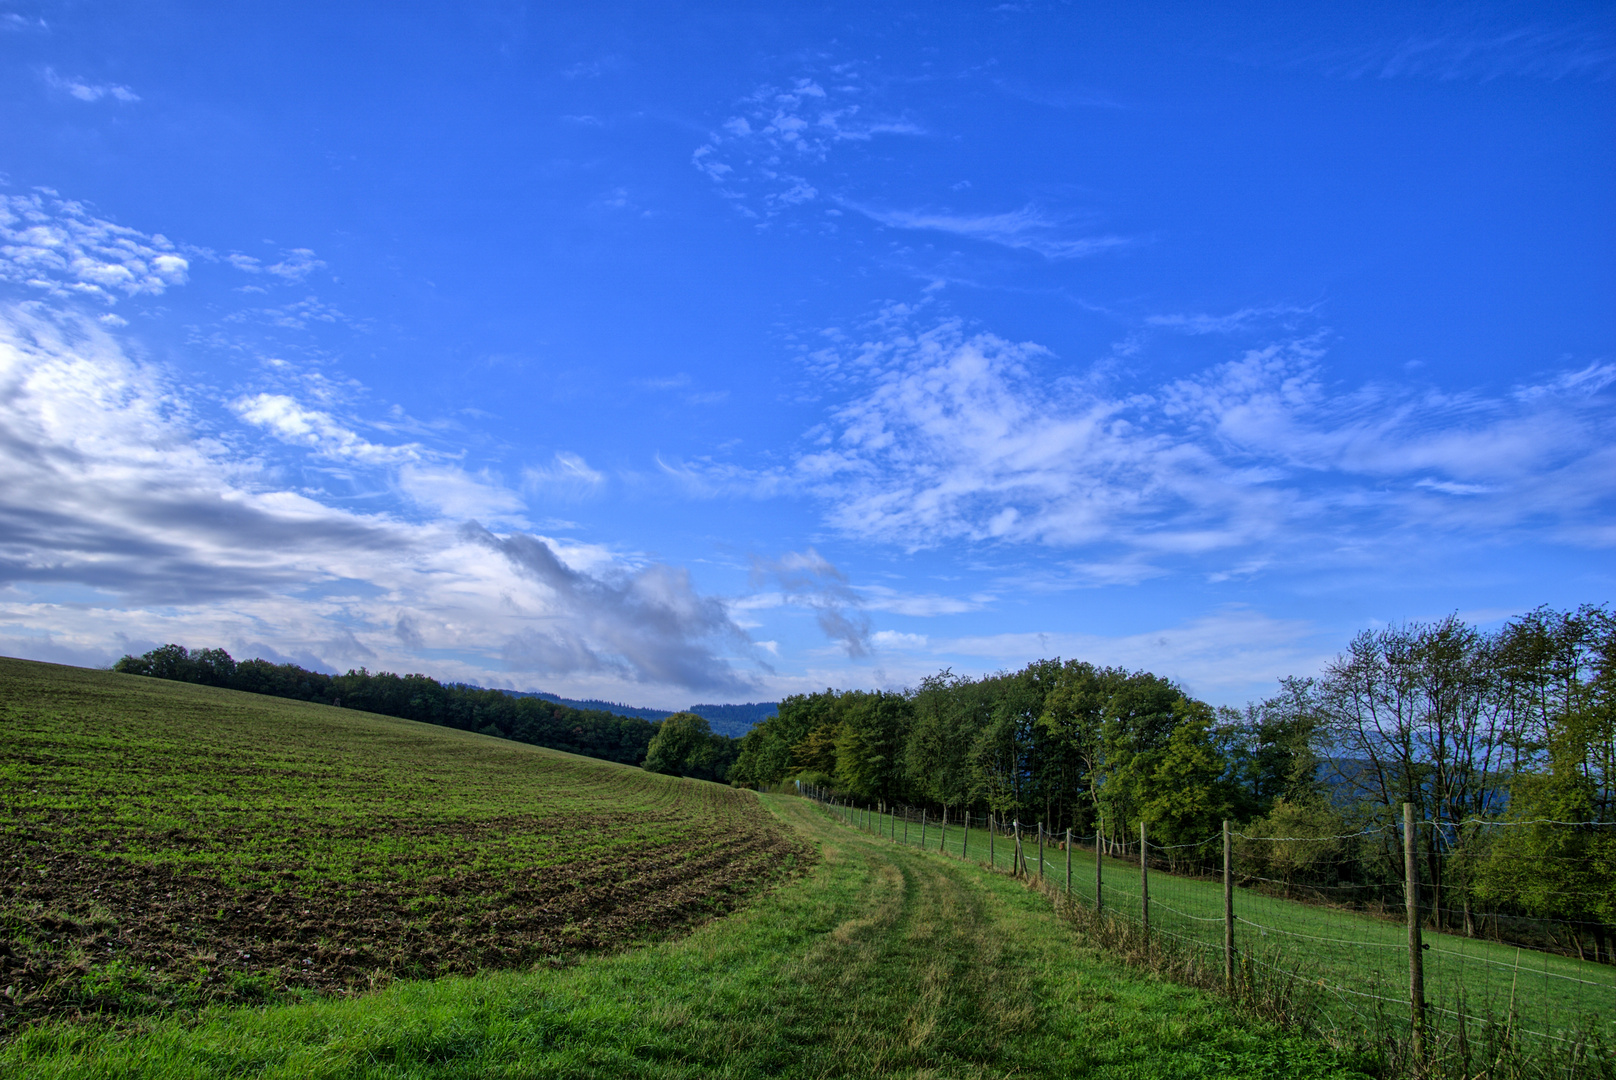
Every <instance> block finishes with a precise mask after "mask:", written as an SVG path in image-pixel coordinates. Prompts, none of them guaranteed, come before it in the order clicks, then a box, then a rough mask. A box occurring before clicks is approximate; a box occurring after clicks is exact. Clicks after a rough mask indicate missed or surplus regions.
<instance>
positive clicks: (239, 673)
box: [113, 645, 733, 779]
mask: <svg viewBox="0 0 1616 1080" xmlns="http://www.w3.org/2000/svg"><path fill="white" fill-rule="evenodd" d="M113 670H114V671H122V672H126V673H128V674H132V675H148V676H151V677H153V678H158V679H174V680H177V681H179V682H190V683H201V684H203V685H206V686H222V687H226V688H228V689H231V690H245V691H247V692H248V693H252V694H268V695H271V696H273V697H283V698H294V699H296V700H298V701H313V702H318V703H320V704H322V705H336V706H340V707H342V708H348V709H361V710H363V711H365V712H373V713H380V714H382V715H383V716H397V717H402V718H404V719H406V720H420V721H422V722H424V723H428V724H439V725H441V726H444V727H452V728H459V729H460V730H461V731H476V732H480V733H481V734H484V735H496V736H499V737H500V738H504V739H514V740H516V741H517V742H525V743H532V744H533V745H535V746H547V747H550V748H551V749H553V750H565V751H567V752H568V753H573V754H585V755H587V756H589V757H596V758H604V759H605V760H607V761H618V762H622V763H623V764H626V765H638V764H640V763H641V762H642V761H644V760H645V756H646V752H647V751H648V750H649V749H650V746H651V741H652V739H653V737H654V736H655V735H656V731H657V726H656V725H655V724H652V723H650V722H648V721H646V720H641V719H638V718H634V717H627V716H618V715H616V714H615V713H609V712H604V711H601V710H598V709H574V708H570V707H568V706H566V705H562V704H559V703H557V702H554V701H548V700H546V699H544V698H539V697H515V696H512V695H510V694H506V693H504V692H503V691H500V690H483V689H481V688H479V687H475V686H463V685H457V684H447V685H446V684H444V683H440V682H438V681H437V680H436V679H432V678H429V677H427V676H425V675H395V674H393V673H391V672H386V671H382V672H376V673H372V672H369V671H366V670H365V669H364V668H360V669H358V670H357V671H350V672H348V673H347V674H346V675H326V674H324V673H322V672H318V671H309V670H307V669H306V668H302V667H299V666H298V665H296V664H275V663H271V662H270V661H268V660H259V659H254V660H242V661H239V662H238V661H236V660H234V659H232V658H231V656H230V654H229V653H227V652H225V651H224V650H223V649H199V650H196V651H191V650H188V649H186V648H185V647H184V646H183V645H164V646H163V647H162V648H159V649H153V650H152V651H151V652H148V653H145V654H144V655H141V656H125V657H124V658H123V659H122V660H119V661H118V662H117V663H116V664H115V665H113ZM714 738H720V739H721V738H723V736H714ZM726 741H729V740H726ZM730 757H731V759H732V758H733V754H731V755H730ZM706 771H707V772H708V773H710V772H711V770H710V769H707V770H706ZM711 778H712V779H722V777H721V776H712V777H711Z"/></svg>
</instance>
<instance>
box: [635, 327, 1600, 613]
mask: <svg viewBox="0 0 1616 1080" xmlns="http://www.w3.org/2000/svg"><path fill="white" fill-rule="evenodd" d="M916 318H917V313H916V311H915V310H914V309H911V308H906V307H901V306H900V307H895V308H894V309H892V310H890V311H888V312H886V313H884V314H883V315H882V317H881V318H880V319H878V320H876V322H875V324H874V326H873V333H872V336H871V337H869V338H867V339H863V340H854V339H852V338H850V337H849V336H848V335H845V334H842V333H840V332H838V333H836V334H833V335H830V336H831V337H832V339H833V340H834V341H835V344H833V345H832V346H831V347H829V348H827V349H825V350H822V351H821V352H819V353H817V354H815V355H814V357H813V364H814V370H815V371H816V372H817V374H818V375H819V376H820V377H821V379H822V380H823V381H824V384H825V385H826V386H829V387H835V388H838V389H842V390H843V393H844V395H845V396H844V397H843V401H842V404H840V405H838V406H835V407H833V408H832V409H831V410H830V412H829V414H828V416H827V419H826V421H825V422H824V423H823V424H821V425H819V426H818V427H816V428H815V429H813V430H812V431H810V432H809V433H808V439H807V442H808V446H807V447H805V448H804V449H803V450H802V451H801V452H800V453H799V454H798V455H797V456H796V458H795V460H794V461H793V462H792V464H791V465H790V466H789V467H785V468H780V467H771V468H768V469H762V470H754V471H749V470H746V469H744V468H741V467H739V466H735V465H716V464H712V463H705V462H687V463H683V464H682V465H680V466H679V467H677V468H674V467H672V466H667V465H664V468H666V469H668V471H669V472H670V473H672V474H674V475H676V476H678V477H679V478H680V480H681V481H682V482H683V483H684V484H685V486H686V489H687V490H688V491H691V492H692V493H697V494H705V495H717V494H725V495H751V496H756V497H767V496H771V495H778V494H790V493H794V492H799V491H806V492H808V493H810V494H811V495H813V496H814V497H816V498H818V499H819V500H820V501H821V503H822V505H823V506H824V508H825V514H826V517H827V520H828V522H829V523H830V524H831V525H832V526H833V527H835V528H836V529H838V530H839V531H841V532H842V533H844V534H846V535H848V536H851V537H857V538H860V539H865V540H876V541H881V542H885V543H890V544H895V545H898V546H901V547H904V548H908V549H919V548H927V547H935V546H938V545H941V544H945V543H949V542H953V541H960V540H964V541H970V542H983V543H1037V544H1042V545H1048V546H1053V547H1058V548H1067V549H1073V550H1075V551H1079V552H1082V553H1083V554H1082V555H1081V556H1080V557H1078V558H1076V559H1074V560H1073V561H1072V562H1071V563H1070V564H1068V569H1069V570H1070V572H1071V573H1070V579H1071V580H1070V581H1069V582H1068V583H1067V586H1068V587H1069V585H1070V584H1072V583H1088V584H1096V585H1098V584H1108V583H1111V584H1117V583H1133V582H1137V581H1141V580H1144V579H1146V578H1148V577H1153V576H1157V575H1159V574H1161V573H1163V572H1166V565H1167V564H1168V563H1170V562H1171V561H1172V560H1185V559H1198V558H1199V559H1205V558H1208V557H1210V558H1213V559H1214V560H1215V561H1216V562H1217V563H1218V565H1216V566H1214V567H1212V568H1210V570H1209V572H1211V573H1213V574H1214V575H1215V578H1216V579H1217V580H1227V579H1229V578H1230V577H1236V576H1245V575H1249V574H1251V573H1255V572H1259V571H1261V570H1262V569H1263V568H1265V567H1267V566H1269V565H1270V564H1272V563H1274V562H1276V561H1278V560H1282V559H1284V560H1291V561H1292V562H1294V561H1295V560H1297V559H1302V560H1307V559H1316V558H1320V557H1324V555H1325V554H1326V553H1328V552H1330V551H1337V550H1339V549H1340V548H1341V546H1342V545H1344V544H1345V545H1354V546H1357V547H1359V548H1361V549H1362V548H1365V547H1366V546H1367V547H1373V546H1374V545H1376V544H1381V543H1392V542H1393V538H1394V537H1396V536H1399V535H1401V534H1402V533H1403V531H1404V530H1406V529H1408V528H1410V527H1418V528H1421V529H1425V530H1431V531H1433V532H1438V533H1440V532H1452V531H1457V532H1460V533H1465V534H1469V535H1475V534H1477V533H1478V532H1480V533H1481V534H1483V535H1486V536H1487V537H1489V538H1491V539H1494V540H1501V539H1508V538H1510V537H1512V536H1524V535H1526V534H1528V533H1530V534H1532V535H1535V536H1537V537H1539V538H1547V539H1549V540H1551V541H1556V542H1564V543H1574V544H1604V543H1605V542H1606V541H1605V540H1603V539H1601V538H1602V537H1605V536H1607V535H1608V533H1607V531H1606V530H1604V529H1603V523H1604V522H1605V521H1607V520H1608V518H1609V515H1610V513H1611V509H1612V501H1613V499H1616V409H1613V408H1612V405H1613V402H1612V400H1611V395H1610V388H1611V387H1612V386H1616V366H1613V365H1608V364H1592V365H1587V366H1585V367H1582V368H1579V369H1575V370H1572V371H1568V372H1561V373H1554V374H1551V375H1546V376H1545V377H1543V378H1542V379H1539V380H1535V381H1533V382H1532V383H1530V384H1529V385H1523V386H1517V387H1514V388H1511V389H1510V390H1508V391H1506V392H1502V393H1497V392H1495V393H1491V394H1486V393H1482V392H1480V391H1468V392H1461V393H1451V392H1442V391H1436V390H1430V389H1420V388H1414V387H1407V386H1398V385H1385V384H1373V385H1367V386H1363V387H1359V388H1356V389H1338V388H1334V387H1332V386H1330V385H1329V383H1328V382H1327V381H1326V375H1325V373H1324V361H1325V351H1324V348H1323V346H1322V345H1321V344H1320V340H1319V339H1318V338H1310V337H1303V338H1294V339H1290V340H1286V341H1281V342H1277V343H1275V344H1272V345H1269V346H1266V347H1263V348H1259V349H1251V350H1248V351H1246V352H1245V353H1243V354H1241V355H1240V356H1239V357H1238V358H1237V359H1234V360H1231V361H1229V362H1227V363H1223V364H1219V365H1216V366H1214V367H1212V368H1208V369H1206V370H1204V371H1202V372H1200V373H1199V374H1197V375H1195V376H1192V377H1189V378H1184V379H1178V380H1176V381H1173V382H1171V383H1169V384H1167V385H1164V386H1158V387H1154V388H1149V389H1143V390H1138V391H1131V392H1130V391H1128V390H1125V389H1121V388H1118V387H1116V386H1114V385H1113V383H1112V382H1110V381H1109V380H1108V379H1106V378H1104V377H1102V376H1101V375H1099V374H1096V373H1093V372H1090V373H1085V374H1082V375H1063V374H1060V373H1059V372H1057V371H1056V370H1053V369H1054V362H1053V359H1052V358H1051V357H1050V356H1049V355H1048V353H1047V351H1046V350H1044V349H1042V348H1040V347H1039V346H1036V345H1034V344H1030V343H1022V344H1016V343H1012V342H1009V341H1006V340H1004V339H1002V338H999V337H996V336H994V335H992V334H976V335H971V334H968V333H966V332H965V330H964V328H963V327H962V326H960V325H959V324H958V323H955V322H949V321H945V322H943V323H940V324H937V325H933V326H931V327H930V328H929V329H925V330H915V329H912V328H911V327H912V324H913V323H914V321H915V320H916ZM1326 538H1328V539H1326ZM867 597H868V599H869V600H870V601H871V602H872V603H874V602H878V601H879V598H878V597H877V596H876V595H875V594H873V593H871V594H867Z"/></svg>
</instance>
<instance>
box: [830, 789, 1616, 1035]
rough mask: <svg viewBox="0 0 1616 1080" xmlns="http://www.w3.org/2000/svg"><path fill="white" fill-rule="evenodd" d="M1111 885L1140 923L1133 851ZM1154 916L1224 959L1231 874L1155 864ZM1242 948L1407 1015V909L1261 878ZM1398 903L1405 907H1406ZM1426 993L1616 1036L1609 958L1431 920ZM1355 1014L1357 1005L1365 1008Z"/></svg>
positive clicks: (960, 849) (1343, 1010)
mask: <svg viewBox="0 0 1616 1080" xmlns="http://www.w3.org/2000/svg"><path fill="white" fill-rule="evenodd" d="M833 812H835V813H840V814H841V815H842V816H843V817H844V819H845V821H846V823H847V824H846V825H845V826H844V827H847V828H850V829H863V830H874V831H875V832H876V834H877V835H878V836H886V837H888V840H887V842H888V843H896V844H899V845H902V844H906V843H907V844H909V845H913V846H915V847H918V846H919V845H920V843H921V835H922V830H921V828H920V826H919V825H918V824H917V823H910V824H909V826H908V828H907V829H906V828H905V826H904V824H903V822H902V821H901V820H895V819H894V818H892V817H890V816H886V815H881V814H874V813H868V812H865V811H861V810H850V809H847V808H838V809H837V810H836V811H833ZM925 837H926V840H925V842H926V845H927V846H928V847H929V848H930V849H931V850H933V851H936V850H939V849H941V850H943V851H946V852H947V853H948V854H950V855H952V856H953V857H955V858H960V857H963V856H966V855H968V856H969V857H970V858H971V859H973V860H976V861H978V862H982V863H987V862H988V860H989V852H990V850H991V851H992V862H993V865H995V866H998V867H999V868H1001V869H1003V870H1007V871H1008V870H1009V869H1010V868H1011V867H1012V866H1013V865H1014V862H1015V855H1014V843H1013V841H1012V840H1011V839H1010V838H1009V837H1006V836H1002V835H1001V836H999V837H997V838H996V841H995V842H994V843H993V845H992V846H991V848H990V845H989V840H988V836H987V833H986V831H985V830H982V829H973V830H972V831H971V833H970V836H969V842H968V845H967V843H966V835H965V831H964V830H963V829H961V828H960V827H959V824H958V823H957V822H954V823H951V824H950V825H949V827H948V830H947V832H946V835H945V834H943V833H942V832H941V831H940V830H939V828H938V824H937V822H936V821H935V820H933V821H932V822H930V823H929V825H928V826H927V828H926V830H925ZM1025 855H1026V862H1027V867H1028V871H1029V872H1030V873H1034V874H1036V873H1037V872H1038V845H1037V841H1036V840H1035V839H1029V840H1028V841H1027V843H1026V844H1025ZM1066 867H1067V854H1066V852H1064V851H1062V850H1060V849H1059V848H1058V847H1057V846H1056V845H1055V844H1053V843H1051V844H1050V845H1049V846H1048V847H1047V849H1046V850H1045V853H1044V873H1045V874H1046V875H1048V878H1049V881H1050V883H1051V884H1053V885H1054V886H1056V887H1057V888H1064V887H1065V882H1066ZM1071 867H1072V878H1071V882H1072V893H1073V895H1074V896H1075V897H1076V898H1077V899H1078V900H1079V902H1080V903H1082V904H1083V905H1084V906H1085V907H1093V905H1094V854H1093V853H1092V852H1091V851H1086V850H1083V849H1081V848H1079V849H1076V850H1074V851H1073V852H1072V856H1071ZM1104 881H1105V884H1104V895H1105V903H1106V907H1107V910H1109V911H1111V912H1113V913H1116V914H1119V915H1121V916H1122V917H1124V918H1126V919H1130V920H1132V921H1134V922H1138V921H1139V917H1140V890H1139V864H1138V862H1137V861H1136V860H1135V859H1120V858H1111V857H1109V856H1107V857H1106V859H1105V867H1104ZM1150 895H1151V912H1150V923H1151V928H1152V930H1153V931H1154V932H1155V933H1157V934H1167V935H1171V936H1173V937H1176V938H1178V939H1179V940H1181V941H1184V942H1188V943H1191V944H1194V945H1196V946H1199V947H1203V948H1207V949H1208V950H1209V952H1208V955H1209V956H1210V957H1211V963H1212V964H1213V965H1214V966H1217V965H1220V964H1221V963H1222V948H1223V884H1222V882H1221V881H1216V880H1211V879H1205V878H1189V877H1178V876H1175V875H1172V874H1167V873H1159V872H1157V871H1152V872H1151V875H1150ZM1234 908H1235V913H1236V915H1237V916H1238V918H1239V919H1240V920H1241V921H1240V924H1239V925H1238V926H1237V929H1236V947H1237V948H1239V949H1242V950H1246V951H1248V952H1250V953H1251V954H1252V955H1254V956H1255V957H1256V958H1258V960H1259V962H1262V963H1268V964H1271V965H1273V966H1275V967H1278V968H1279V969H1280V970H1282V971H1284V972H1287V973H1289V972H1295V973H1296V974H1297V975H1298V976H1299V977H1300V978H1301V979H1303V980H1304V981H1306V982H1315V981H1318V980H1320V979H1323V980H1325V981H1326V982H1327V983H1329V984H1330V985H1331V986H1334V987H1340V988H1342V989H1340V990H1338V991H1332V992H1330V993H1327V994H1323V995H1321V996H1320V999H1319V1002H1318V1006H1319V1008H1320V1009H1321V1010H1323V1017H1324V1018H1328V1019H1333V1020H1334V1021H1336V1022H1338V1023H1341V1024H1343V1025H1344V1026H1348V1027H1350V1026H1352V1025H1353V1022H1354V1021H1355V1020H1357V1021H1359V1022H1363V1023H1367V1022H1369V1021H1367V1020H1364V1019H1363V1014H1367V1013H1369V1012H1371V1011H1372V1010H1373V1007H1374V998H1375V997H1377V996H1378V997H1380V998H1381V999H1383V1003H1384V1004H1385V1005H1386V1006H1387V1007H1388V1011H1389V1012H1391V1013H1392V1014H1393V1015H1396V1016H1399V1017H1400V1016H1402V1015H1404V1010H1405V1006H1404V1002H1405V1001H1406V1000H1407V994H1408V990H1407V986H1408V983H1407V979H1408V930H1407V928H1406V925H1405V924H1404V923H1403V922H1402V921H1401V919H1400V918H1394V919H1384V918H1374V917H1372V916H1370V915H1366V914H1360V913H1356V912H1351V911H1344V910H1341V909H1338V908H1330V907H1324V906H1320V905H1316V904H1305V903H1300V902H1295V901H1288V900H1283V899H1279V898H1277V897H1272V896H1266V895H1264V894H1262V893H1261V892H1259V891H1257V890H1255V889H1248V888H1237V889H1236V890H1235V899H1234ZM1399 914H1400V913H1399ZM1424 941H1425V944H1426V946H1427V950H1428V951H1427V952H1426V954H1425V995H1426V999H1427V1000H1428V1001H1429V1002H1430V1003H1431V1004H1432V1005H1433V1006H1435V1007H1436V1008H1437V1009H1447V1010H1457V1009H1458V1008H1460V1007H1461V1005H1462V1007H1463V1008H1464V1009H1465V1010H1466V1011H1467V1012H1469V1013H1470V1014H1471V1015H1487V1014H1489V1013H1490V1014H1491V1015H1494V1016H1502V1015H1507V1014H1508V1012H1509V1011H1510V1009H1511V1008H1513V1009H1514V1011H1515V1012H1516V1014H1517V1017H1518V1024H1519V1025H1520V1029H1521V1030H1522V1031H1523V1032H1528V1033H1534V1034H1548V1035H1552V1036H1565V1035H1566V1034H1567V1032H1566V1031H1565V1029H1566V1028H1568V1027H1573V1026H1574V1027H1578V1028H1580V1029H1581V1030H1583V1031H1595V1032H1598V1033H1599V1034H1600V1035H1601V1036H1602V1037H1603V1038H1604V1039H1605V1040H1606V1042H1607V1044H1616V971H1613V970H1612V968H1611V967H1610V965H1608V964H1596V963H1592V962H1587V961H1582V960H1579V959H1577V958H1576V957H1574V956H1556V955H1553V954H1550V953H1545V952H1533V951H1530V950H1523V949H1517V948H1515V947H1514V946H1511V945H1504V944H1499V943H1495V942H1491V941H1487V940H1484V939H1479V938H1464V937H1461V936H1458V935H1455V934H1445V933H1438V932H1435V931H1432V930H1429V929H1427V930H1426V931H1425V934H1424ZM1353 1014H1358V1015H1357V1016H1356V1017H1355V1016H1354V1015H1353ZM1433 1022H1435V1023H1437V1024H1447V1023H1449V1022H1450V1021H1449V1020H1448V1018H1447V1015H1446V1014H1442V1013H1436V1014H1433Z"/></svg>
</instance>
